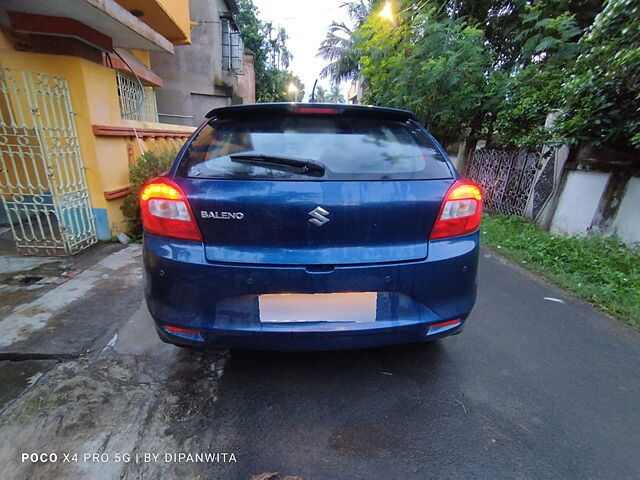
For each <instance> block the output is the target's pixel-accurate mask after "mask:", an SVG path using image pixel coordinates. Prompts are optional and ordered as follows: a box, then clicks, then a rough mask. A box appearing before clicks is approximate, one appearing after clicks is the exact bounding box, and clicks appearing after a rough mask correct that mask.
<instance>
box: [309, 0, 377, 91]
mask: <svg viewBox="0 0 640 480" xmlns="http://www.w3.org/2000/svg"><path fill="white" fill-rule="evenodd" d="M371 4H372V1H371V0H357V1H352V2H347V3H343V4H342V5H341V6H342V7H344V8H346V9H347V10H348V12H349V17H350V19H351V22H352V24H353V25H352V26H351V27H349V26H347V25H346V24H345V23H344V22H332V23H331V25H329V27H328V29H327V36H326V38H325V39H324V40H323V41H322V43H321V44H320V47H319V48H318V54H317V56H319V57H322V58H323V59H325V60H326V61H327V62H328V63H327V65H326V66H325V67H324V68H323V69H322V70H321V71H320V77H322V78H329V79H331V82H332V83H335V84H338V83H340V82H342V81H344V80H348V79H350V78H353V77H354V76H355V74H356V73H357V72H358V70H359V68H360V65H359V60H360V52H358V50H357V48H356V42H355V38H354V32H355V31H356V30H357V29H358V28H360V26H361V25H362V24H363V23H364V21H365V20H366V19H367V17H368V16H369V14H370V13H371Z"/></svg>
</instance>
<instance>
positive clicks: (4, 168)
mask: <svg viewBox="0 0 640 480" xmlns="http://www.w3.org/2000/svg"><path fill="white" fill-rule="evenodd" d="M84 169H85V166H84V164H83V162H82V158H81V156H80V149H79V145H78V135H77V132H76V125H75V119H74V112H73V108H72V105H71V99H70V96H69V88H68V86H67V81H66V80H65V79H64V78H60V77H54V76H52V75H46V74H43V73H38V72H30V71H25V70H14V69H8V68H0V194H1V196H2V204H3V207H4V209H5V212H6V215H7V217H8V220H9V223H10V225H11V229H12V231H13V237H14V239H15V243H16V247H17V249H18V252H20V253H23V254H26V255H72V254H74V253H77V252H79V251H80V250H82V249H84V248H86V247H88V246H89V245H92V244H93V243H96V242H97V236H96V227H95V221H94V216H93V213H92V211H91V205H90V201H89V192H88V189H87V182H86V178H85V174H84Z"/></svg>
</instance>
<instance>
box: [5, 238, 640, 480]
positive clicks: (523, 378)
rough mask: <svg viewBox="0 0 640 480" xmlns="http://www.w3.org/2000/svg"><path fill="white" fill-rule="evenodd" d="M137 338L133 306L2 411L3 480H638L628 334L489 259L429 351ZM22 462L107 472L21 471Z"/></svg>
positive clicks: (632, 351) (638, 436) (639, 359)
mask: <svg viewBox="0 0 640 480" xmlns="http://www.w3.org/2000/svg"><path fill="white" fill-rule="evenodd" d="M123 268H126V267H123ZM545 297H547V299H545ZM103 320H104V319H103ZM98 321H101V320H100V319H98ZM149 322H150V320H149V318H148V313H146V310H145V308H144V305H143V304H142V305H141V306H140V307H139V308H138V309H137V311H136V312H132V315H131V316H129V317H128V318H123V319H122V320H121V321H120V323H117V322H116V324H115V326H114V329H113V330H111V331H109V332H107V333H105V336H104V337H103V339H102V340H100V341H101V342H102V343H101V344H100V348H94V349H93V353H90V354H87V355H85V356H82V357H79V358H78V359H73V360H67V361H61V362H59V363H57V364H56V365H55V366H53V367H51V368H50V369H48V370H46V372H45V373H44V374H43V376H42V377H41V378H40V379H39V380H38V381H37V384H36V385H35V386H33V387H32V388H30V389H29V390H28V391H27V392H26V393H24V394H23V395H22V396H21V397H19V398H17V399H16V400H15V401H14V402H13V403H11V404H10V405H9V407H5V410H4V411H3V412H2V416H1V417H0V438H2V439H3V444H2V445H1V446H0V461H1V462H2V464H3V466H4V467H5V474H9V475H11V476H10V477H7V478H26V477H30V478H53V477H56V476H57V477H64V478H143V479H144V478H160V476H162V478H190V479H191V478H193V479H196V478H201V479H205V478H206V479H249V478H251V476H252V475H257V474H261V473H264V472H279V473H281V474H282V475H291V476H294V475H297V476H299V477H302V478H303V479H305V480H311V479H414V478H415V479H426V478H439V479H449V478H452V479H457V478H461V479H472V478H477V479H485V478H486V479H503V478H504V479H516V478H517V479H520V478H522V479H541V478H558V479H573V478H575V479H599V478H602V479H633V478H640V455H638V452H639V451H640V368H639V367H640V335H639V334H637V333H635V332H633V331H631V330H630V329H629V328H628V327H626V326H625V325H623V324H622V323H621V322H619V321H616V320H614V319H611V318H609V317H607V316H606V315H604V314H602V313H599V312H597V311H595V310H594V309H593V308H591V307H590V306H588V305H586V304H584V303H583V302H580V301H578V300H574V299H572V298H571V297H569V296H568V295H567V294H565V293H563V292H562V291H561V290H559V289H557V288H555V287H552V286H549V285H547V284H546V283H545V282H542V281H540V280H539V279H537V278H536V277H534V276H533V275H530V274H529V273H527V272H524V271H522V270H521V269H519V268H517V267H514V266H513V265H511V264H510V263H508V262H506V261H504V260H502V259H501V258H499V257H497V256H495V255H494V254H493V253H491V252H489V251H486V250H485V251H483V253H482V259H481V270H480V285H479V297H478V302H477V304H476V308H475V310H474V312H473V314H472V317H471V318H470V319H469V321H468V323H467V327H466V329H465V330H464V332H462V334H460V335H458V336H456V337H452V338H448V339H444V340H442V341H440V342H436V343H430V344H424V345H410V346H399V347H392V348H381V349H375V350H363V351H348V352H323V353H263V352H240V351H233V352H231V353H230V354H228V353H225V352H213V353H207V354H201V353H193V352H189V351H183V350H180V349H176V348H173V347H171V346H168V345H163V344H160V343H159V342H158V341H157V340H156V338H155V333H152V332H151V331H150V323H149ZM9 438H11V439H12V441H11V442H7V439H9ZM25 450H27V451H36V452H39V451H50V450H56V451H58V452H67V453H79V454H83V453H86V452H94V451H95V452H101V453H107V454H108V455H110V456H111V457H110V458H109V460H108V461H107V462H104V463H100V462H97V461H88V462H82V461H78V462H72V463H67V464H62V463H60V462H58V463H56V464H30V463H29V462H27V463H26V464H25V463H21V462H20V459H19V455H20V453H21V452H23V451H25ZM121 452H131V453H134V454H135V453H138V454H143V453H145V452H151V453H162V454H165V453H167V452H169V453H171V452H173V453H178V452H185V453H192V454H195V453H198V452H224V453H228V454H229V453H233V456H234V459H235V461H217V462H209V463H206V462H205V463H203V462H193V463H189V462H186V461H183V462H176V458H175V457H171V458H170V459H169V460H170V462H168V463H164V462H162V461H155V462H154V461H149V462H137V463H136V462H130V463H126V464H124V463H116V462H115V460H114V455H115V454H116V453H121ZM7 466H8V469H7Z"/></svg>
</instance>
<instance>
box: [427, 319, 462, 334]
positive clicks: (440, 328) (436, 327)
mask: <svg viewBox="0 0 640 480" xmlns="http://www.w3.org/2000/svg"><path fill="white" fill-rule="evenodd" d="M461 323H462V319H461V318H456V319H454V320H447V321H446V322H439V323H434V324H433V325H431V326H430V327H429V331H428V332H427V335H435V334H436V333H441V332H444V331H445V330H450V329H452V328H455V327H457V326H459V325H460V324H461Z"/></svg>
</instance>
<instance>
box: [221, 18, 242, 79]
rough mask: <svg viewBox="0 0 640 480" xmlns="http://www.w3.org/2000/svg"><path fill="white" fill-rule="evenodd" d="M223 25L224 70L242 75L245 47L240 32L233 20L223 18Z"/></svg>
mask: <svg viewBox="0 0 640 480" xmlns="http://www.w3.org/2000/svg"><path fill="white" fill-rule="evenodd" d="M220 21H221V23H222V68H223V69H224V70H232V71H234V72H236V73H242V54H243V52H244V45H243V44H242V38H240V32H239V31H238V28H237V27H236V25H235V23H233V20H231V19H229V18H221V19H220Z"/></svg>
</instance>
